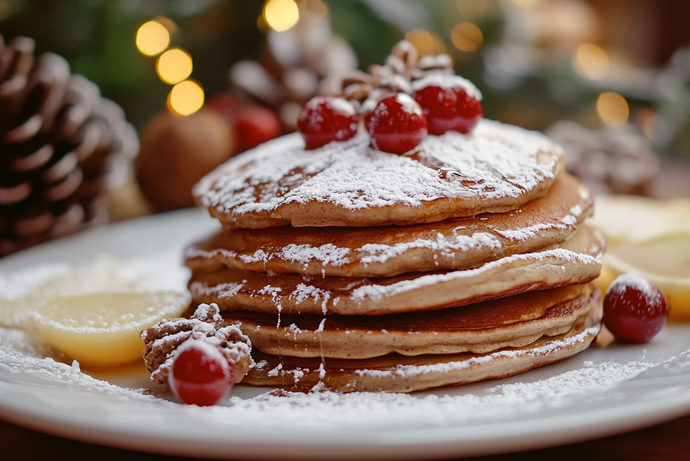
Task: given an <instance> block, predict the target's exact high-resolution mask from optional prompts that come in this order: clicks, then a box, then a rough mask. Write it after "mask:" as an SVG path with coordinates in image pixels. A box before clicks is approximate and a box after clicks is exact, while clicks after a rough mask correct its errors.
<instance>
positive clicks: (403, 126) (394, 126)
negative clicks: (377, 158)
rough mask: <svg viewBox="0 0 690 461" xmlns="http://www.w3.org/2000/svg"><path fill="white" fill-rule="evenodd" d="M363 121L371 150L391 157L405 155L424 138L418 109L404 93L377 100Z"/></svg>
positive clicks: (425, 129) (424, 132)
mask: <svg viewBox="0 0 690 461" xmlns="http://www.w3.org/2000/svg"><path fill="white" fill-rule="evenodd" d="M367 121H368V128H369V134H370V135H371V144H372V145H373V146H374V148H376V149H378V150H382V151H384V152H390V153H392V154H404V153H405V152H409V151H410V150H412V149H414V148H415V147H417V146H418V145H419V144H420V143H421V142H422V140H423V139H424V137H425V136H426V135H427V121H426V117H425V116H424V113H423V112H422V108H421V107H420V106H419V104H417V103H416V102H415V100H414V99H412V98H411V97H410V96H409V95H407V94H405V93H397V94H394V95H391V96H386V97H385V98H383V99H381V100H380V101H379V102H378V104H377V105H376V108H375V109H374V111H373V112H372V113H371V115H370V116H369V117H368V120H367Z"/></svg>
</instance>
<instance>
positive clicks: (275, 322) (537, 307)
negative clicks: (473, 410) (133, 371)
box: [224, 284, 601, 359]
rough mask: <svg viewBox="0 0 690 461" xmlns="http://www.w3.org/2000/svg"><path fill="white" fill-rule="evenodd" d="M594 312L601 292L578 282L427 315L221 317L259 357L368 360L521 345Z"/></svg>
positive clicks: (243, 314) (566, 328)
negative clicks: (392, 355) (233, 326)
mask: <svg viewBox="0 0 690 461" xmlns="http://www.w3.org/2000/svg"><path fill="white" fill-rule="evenodd" d="M600 310H601V297H600V295H599V291H598V290H597V289H596V288H595V287H594V285H592V284H584V285H570V286H567V287H562V288H555V289H552V290H545V291H538V292H532V293H523V294H520V295H517V296H511V297H508V298H501V299H498V300H493V301H486V302H482V303H477V304H472V305H469V306H463V307H455V308H448V309H440V310H435V311H431V312H414V313H406V314H391V315H385V316H338V315H327V316H323V315H304V314H302V315H294V314H292V315H290V314H281V315H280V316H277V315H269V314H260V313H256V312H246V311H235V312H230V313H226V314H225V316H224V318H225V321H226V322H227V323H229V324H234V323H240V325H239V326H240V328H241V330H242V332H243V333H244V334H246V335H247V336H248V337H249V339H250V340H251V342H252V347H254V348H256V349H258V350H260V351H261V352H263V353H265V354H270V355H283V356H291V357H326V358H342V359H366V358H371V357H379V356H383V355H387V354H390V353H398V354H402V355H423V354H456V353H461V352H473V353H487V352H492V351H495V350H497V349H501V348H504V347H522V346H526V345H528V344H531V343H533V342H534V341H536V340H537V339H539V338H541V337H542V336H557V335H560V334H564V333H567V332H568V331H570V329H571V328H572V327H573V325H575V324H577V323H578V322H581V320H582V319H583V318H584V317H586V316H588V315H594V313H596V312H599V311H600Z"/></svg>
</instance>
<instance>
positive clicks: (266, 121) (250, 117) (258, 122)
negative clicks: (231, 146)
mask: <svg viewBox="0 0 690 461" xmlns="http://www.w3.org/2000/svg"><path fill="white" fill-rule="evenodd" d="M281 130H282V129H281V126H280V120H279V119H278V116H277V115H276V114H275V112H273V111H272V110H271V109H268V108H266V107H262V106H247V107H243V108H242V109H240V111H239V112H238V113H237V117H236V118H235V134H236V137H237V143H238V147H239V151H240V152H243V151H245V150H247V149H253V148H254V147H256V146H258V145H259V144H263V143H265V142H266V141H270V140H271V139H274V138H277V137H278V136H280V134H281Z"/></svg>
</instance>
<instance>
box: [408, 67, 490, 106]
mask: <svg viewBox="0 0 690 461" xmlns="http://www.w3.org/2000/svg"><path fill="white" fill-rule="evenodd" d="M428 86H438V87H441V88H458V87H459V88H462V89H463V90H465V93H466V94H467V96H469V97H471V98H474V99H476V100H477V101H481V100H482V93H481V92H480V91H479V89H478V88H477V87H476V86H474V83H472V82H470V81H469V80H467V79H466V78H463V77H460V76H458V75H446V74H441V73H436V74H430V75H427V76H426V77H424V78H421V79H419V80H416V81H414V82H412V89H413V90H414V91H419V90H421V89H422V88H426V87H428Z"/></svg>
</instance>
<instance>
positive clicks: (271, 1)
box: [264, 0, 299, 32]
mask: <svg viewBox="0 0 690 461" xmlns="http://www.w3.org/2000/svg"><path fill="white" fill-rule="evenodd" d="M264 20H265V21H266V24H268V26H269V27H270V28H271V29H273V30H275V31H278V32H282V31H284V30H288V29H290V28H291V27H292V26H294V25H295V24H297V21H299V7H298V6H297V3H295V1H294V0H268V1H267V2H266V3H265V4H264Z"/></svg>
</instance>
